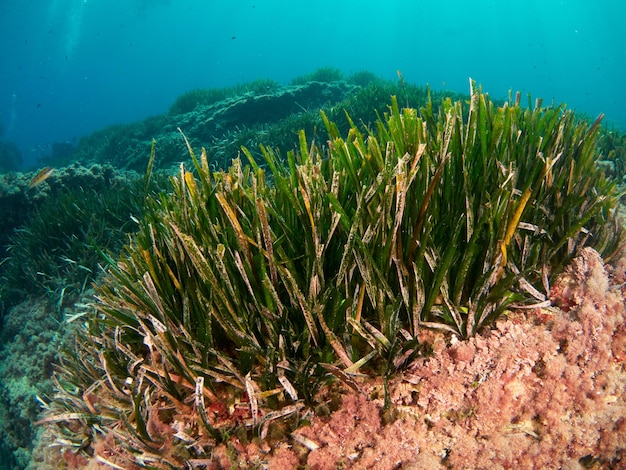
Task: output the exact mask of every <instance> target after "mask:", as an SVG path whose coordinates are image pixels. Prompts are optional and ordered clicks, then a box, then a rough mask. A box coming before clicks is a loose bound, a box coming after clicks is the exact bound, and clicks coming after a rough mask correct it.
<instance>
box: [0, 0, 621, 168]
mask: <svg viewBox="0 0 626 470" xmlns="http://www.w3.org/2000/svg"><path fill="white" fill-rule="evenodd" d="M624 18H626V1H625V0H516V1H514V0H483V1H481V0H475V1H467V0H429V1H426V0H316V1H301V0H290V1H287V0H222V1H217V0H28V1H24V0H1V1H0V123H1V124H2V127H3V129H4V131H3V135H2V136H0V137H1V138H2V139H5V140H11V141H13V142H15V143H16V144H18V146H19V148H20V149H21V151H22V152H23V154H24V159H25V160H26V163H32V162H34V161H35V160H36V158H37V157H39V156H40V155H41V152H42V151H45V148H46V146H49V145H50V144H51V143H52V142H59V141H70V142H72V141H75V140H76V139H78V138H80V137H81V136H83V135H86V134H89V133H91V132H92V131H94V130H97V129H100V128H102V127H105V126H107V125H110V124H115V123H125V122H132V121H136V120H139V119H143V118H145V117H147V116H150V115H154V114H160V113H163V112H166V111H167V109H168V108H169V106H170V105H171V104H172V103H173V101H174V100H175V99H176V97H177V96H179V95H180V94H182V93H184V92H186V91H188V90H190V89H193V88H210V87H223V86H228V85H233V84H237V83H243V82H247V81H251V80H254V79H257V78H271V79H274V80H276V81H278V82H281V83H288V82H289V81H290V80H291V79H292V78H294V77H296V76H299V75H304V74H307V73H310V72H312V71H313V70H315V69H317V68H319V67H325V66H331V67H335V68H338V69H340V70H342V71H343V72H345V73H346V74H349V73H351V72H357V71H360V70H364V69H365V70H369V71H371V72H374V73H375V74H377V75H380V76H381V77H384V78H389V79H395V78H396V71H397V70H401V71H402V73H403V75H404V78H405V81H407V82H410V83H415V84H426V83H428V84H430V85H431V86H432V88H434V89H441V88H446V89H449V90H453V91H457V92H468V91H469V84H468V79H469V77H472V78H474V79H475V80H476V81H477V82H478V83H480V84H482V86H483V90H484V91H487V92H489V94H490V95H491V96H492V97H493V98H506V97H507V96H508V91H509V90H514V91H516V90H521V91H522V92H523V93H525V94H526V93H528V92H530V93H531V94H532V96H533V97H543V98H544V103H546V104H547V103H550V102H551V101H552V100H555V101H556V102H559V103H560V102H565V103H567V104H568V106H569V107H570V108H574V109H576V110H578V111H583V112H585V113H588V114H590V115H592V116H594V117H595V116H596V115H597V114H599V113H600V112H603V113H605V114H606V119H605V123H606V124H607V125H609V126H612V127H615V128H617V129H620V130H622V131H623V130H626V93H625V92H624V88H625V87H626V25H625V24H624Z"/></svg>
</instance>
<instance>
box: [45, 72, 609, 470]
mask: <svg viewBox="0 0 626 470" xmlns="http://www.w3.org/2000/svg"><path fill="white" fill-rule="evenodd" d="M322 119H323V121H324V123H325V125H326V128H327V131H328V133H329V135H330V140H329V141H328V142H327V143H326V144H325V145H324V146H319V145H318V144H316V143H310V142H308V141H307V138H306V136H305V134H304V132H301V133H300V136H299V137H300V140H299V151H297V152H289V153H288V154H287V155H286V157H285V158H281V157H280V156H279V155H278V154H277V152H275V151H274V150H272V149H270V148H265V147H262V148H261V151H262V153H263V155H264V162H263V163H258V162H256V161H255V160H254V158H252V155H251V154H250V152H249V151H248V150H246V149H244V150H243V153H244V154H245V155H246V156H247V158H248V164H247V165H246V164H244V163H243V162H242V161H241V160H240V159H235V160H233V163H232V165H231V167H230V168H229V169H228V170H227V171H218V172H213V171H211V170H210V166H209V162H208V161H207V158H206V154H205V153H204V152H203V153H202V155H201V156H200V157H199V158H197V157H196V156H195V154H194V153H193V151H192V149H191V148H190V147H189V144H187V145H188V147H189V152H190V154H191V157H192V160H193V167H192V168H186V167H184V166H183V165H181V167H180V173H179V174H178V175H177V176H175V177H173V178H172V192H171V193H170V194H161V196H160V197H158V198H154V199H151V200H150V201H148V208H147V210H146V215H145V217H144V218H143V220H141V223H140V230H139V232H138V233H137V234H135V235H133V236H132V238H131V239H130V242H129V244H128V246H127V247H126V250H125V252H124V254H123V255H122V256H121V257H120V258H119V260H113V259H111V260H110V263H109V264H110V268H109V272H108V274H107V275H106V277H105V279H104V280H103V281H102V283H101V284H100V285H99V286H98V288H97V299H96V301H95V303H94V311H93V313H91V314H90V315H88V320H87V323H86V327H85V329H84V331H83V332H82V334H80V335H77V338H76V344H75V345H72V348H68V350H67V351H65V353H64V354H63V355H62V359H61V362H60V365H59V368H58V372H57V374H56V377H55V380H56V382H57V389H58V393H57V395H56V396H55V397H54V398H53V400H52V401H51V402H50V403H48V404H47V405H46V407H47V409H48V412H47V417H46V418H44V420H42V422H44V423H46V424H47V425H48V426H50V427H51V428H52V429H53V430H54V432H55V433H56V435H57V436H58V437H59V442H62V443H63V445H64V446H69V447H72V446H73V447H74V450H75V451H81V452H93V448H92V447H91V446H92V442H93V439H94V436H97V435H98V434H105V435H110V436H113V440H112V441H111V442H115V443H116V445H117V446H119V447H118V448H116V449H111V448H109V450H108V451H109V454H108V455H109V457H107V458H108V459H109V460H110V461H111V462H116V463H117V464H118V465H120V462H123V461H124V459H126V460H127V461H131V462H133V463H134V464H135V465H139V466H145V467H149V468H182V466H184V465H185V464H187V465H191V466H193V465H196V464H197V465H199V464H200V463H201V462H202V461H203V459H208V458H209V456H210V452H211V449H212V447H213V446H214V445H215V443H216V442H218V441H220V440H223V439H226V438H228V436H230V435H231V434H232V433H233V432H237V431H236V429H239V430H241V429H244V430H246V429H247V430H250V429H255V430H256V432H257V433H259V435H260V436H261V437H264V436H265V435H266V434H267V433H268V430H269V429H270V427H271V425H272V423H273V422H275V421H276V420H277V419H279V418H281V419H283V420H284V419H288V417H290V416H291V417H292V418H291V419H293V420H294V424H297V420H298V418H297V415H298V413H300V412H301V410H303V409H304V407H305V405H306V404H310V403H311V402H313V401H314V399H315V393H316V391H317V389H318V388H319V386H320V384H323V383H324V382H326V381H328V380H330V379H336V378H338V379H340V380H343V381H345V382H346V383H348V384H349V385H350V386H353V387H358V380H359V378H360V377H362V376H363V375H365V374H370V375H371V374H382V375H383V376H388V375H389V374H391V373H393V372H394V371H396V370H397V369H398V368H400V367H402V366H403V365H404V364H406V363H407V362H409V361H411V359H412V358H413V357H415V356H416V355H419V354H421V353H422V352H423V349H422V345H420V344H419V342H418V333H419V332H420V329H422V328H437V329H443V330H445V331H448V332H450V333H453V334H455V335H457V336H459V337H462V338H466V337H469V336H472V335H474V334H476V332H478V331H479V330H480V329H482V328H486V327H488V326H489V325H490V324H492V323H493V321H494V320H495V319H497V318H498V317H499V316H500V315H502V314H504V313H506V312H507V309H511V308H514V307H523V306H528V305H537V304H539V305H547V304H548V303H549V300H548V291H549V282H550V279H551V278H552V276H554V274H555V273H557V272H559V271H560V270H561V269H562V268H563V266H564V265H565V264H566V263H567V262H568V261H569V260H570V259H571V258H572V257H573V256H574V255H575V254H576V253H578V252H579V251H580V250H581V249H582V248H583V247H584V246H593V247H594V248H596V249H597V250H598V251H600V253H602V254H603V255H604V256H605V257H610V256H611V254H612V253H613V252H614V251H615V250H616V249H617V247H618V245H619V242H620V230H619V229H618V225H617V223H616V220H615V213H614V206H615V204H616V197H617V196H616V190H615V185H614V183H612V182H611V181H608V180H607V179H605V177H604V176H603V175H602V173H601V172H599V171H597V170H596V168H595V163H594V158H595V156H596V153H595V152H596V151H595V146H594V139H595V136H596V134H597V132H598V128H599V123H600V120H598V121H597V122H596V123H594V124H593V125H592V126H588V125H587V124H585V123H584V122H579V121H577V119H576V117H575V116H574V114H573V113H571V112H570V111H567V110H565V108H564V107H560V106H558V107H549V108H544V107H541V103H540V102H538V103H537V104H536V105H535V106H533V107H531V106H529V107H526V108H525V107H522V106H520V103H519V98H517V99H516V100H515V101H513V102H511V103H508V104H504V105H503V106H501V107H496V106H495V105H494V104H493V103H492V102H491V101H490V99H489V97H488V96H487V95H485V94H483V93H481V92H480V90H478V89H476V87H475V85H474V84H472V93H471V99H470V101H469V103H464V102H461V101H459V102H452V101H451V100H449V99H447V100H445V101H443V103H442V104H441V106H440V107H439V110H438V112H437V113H434V112H433V107H432V103H429V104H428V105H427V106H426V107H425V108H423V109H421V110H419V111H418V110H416V109H400V108H399V106H398V103H397V101H396V99H395V98H393V100H392V105H391V106H390V107H389V111H388V113H386V114H385V115H384V116H383V117H381V118H380V119H379V122H378V124H377V126H376V128H375V129H367V130H363V129H360V128H359V127H358V126H357V125H355V124H353V123H352V121H350V122H351V128H350V130H349V132H348V134H347V136H341V135H340V133H339V131H338V130H337V127H336V126H335V125H334V124H333V123H332V122H330V121H329V120H328V119H327V118H326V116H325V115H322ZM239 432H240V431H239ZM116 452H117V453H116ZM99 458H100V459H101V460H102V459H105V457H104V456H100V457H99Z"/></svg>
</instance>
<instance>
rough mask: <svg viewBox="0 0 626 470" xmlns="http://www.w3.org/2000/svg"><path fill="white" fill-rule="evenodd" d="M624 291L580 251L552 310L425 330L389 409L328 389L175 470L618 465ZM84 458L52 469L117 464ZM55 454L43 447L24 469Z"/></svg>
mask: <svg viewBox="0 0 626 470" xmlns="http://www.w3.org/2000/svg"><path fill="white" fill-rule="evenodd" d="M625 282H626V256H624V257H623V258H622V259H621V260H619V261H618V262H616V263H615V264H614V265H613V266H605V265H604V263H603V261H602V259H601V258H600V256H599V255H598V254H597V253H596V252H595V251H594V250H592V249H588V248H586V249H584V250H583V252H582V253H581V255H580V256H579V257H578V258H576V259H575V260H574V262H573V263H572V264H571V265H570V266H569V268H568V269H567V270H566V272H565V273H564V274H563V275H561V276H560V277H559V278H558V279H557V280H556V281H555V283H554V285H553V286H552V287H551V298H552V301H553V305H554V306H555V307H550V308H548V309H536V310H532V311H526V312H524V313H511V314H510V315H508V316H507V317H506V318H503V319H501V320H500V321H498V322H497V324H496V325H495V328H493V329H491V330H489V331H485V332H483V333H482V334H480V335H478V336H476V337H474V338H472V339H470V340H468V341H459V340H456V339H455V338H453V337H452V338H451V337H450V336H449V335H442V334H438V333H434V332H432V331H426V330H425V331H424V332H423V334H422V337H421V338H420V339H421V341H423V342H428V343H430V344H431V345H432V347H433V353H434V354H433V355H431V356H429V357H427V358H422V359H419V360H417V361H415V362H414V363H412V364H411V366H410V367H409V368H408V369H407V370H405V371H403V373H402V374H399V375H397V376H396V377H394V378H393V379H392V380H391V381H390V383H389V393H390V398H391V401H392V403H393V406H392V407H390V408H389V409H387V410H385V408H384V390H383V385H382V382H381V380H380V378H372V379H366V380H362V381H360V382H358V383H357V386H356V388H357V390H354V389H353V388H350V387H347V386H345V385H344V384H341V383H337V384H334V385H332V387H331V388H327V389H325V390H323V391H322V392H321V393H320V397H319V401H320V403H325V402H326V403H331V402H333V401H335V402H336V406H332V407H331V408H332V411H330V409H329V411H328V412H326V413H317V414H314V415H312V417H311V418H310V419H309V420H310V425H308V426H303V427H300V428H298V429H297V430H296V431H295V432H293V433H291V434H289V435H287V436H282V437H280V438H273V437H271V436H270V437H269V438H267V439H265V440H258V439H257V440H252V441H251V442H247V443H243V442H241V441H240V440H238V439H237V438H236V437H233V438H232V439H231V441H229V442H227V443H225V444H221V445H219V446H218V447H216V448H215V449H214V452H213V455H212V457H211V459H209V460H206V459H205V460H203V461H195V462H193V461H190V462H189V463H188V467H187V468H211V469H222V468H224V469H226V468H263V469H264V468H268V469H290V468H303V469H312V470H313V469H319V470H322V469H337V468H341V469H381V470H385V469H400V468H402V469H513V468H514V469H583V468H592V469H626V367H625V363H626V362H625V361H626V310H625V302H624V293H625V292H626V290H625V289H626V288H625V287H624V283H625ZM337 397H339V399H338V400H337ZM94 450H95V456H96V457H97V456H100V459H97V458H95V457H94V458H93V459H91V461H89V460H87V459H84V458H78V456H74V457H70V456H69V455H68V454H67V453H66V454H65V459H63V460H65V462H64V465H65V466H66V468H90V469H96V468H102V469H104V468H107V469H109V468H111V466H109V465H107V464H105V463H103V461H108V462H111V463H114V462H116V461H117V462H120V463H118V465H120V468H126V467H124V466H123V464H121V460H119V459H120V458H123V455H121V454H120V452H119V449H114V446H112V445H111V441H110V440H106V439H105V440H104V441H103V442H101V443H99V444H96V445H95V446H94ZM61 458H62V457H61V456H60V455H59V454H58V451H53V450H51V448H48V449H46V445H45V438H44V439H43V440H42V445H41V446H40V447H39V449H38V450H37V451H36V452H35V454H34V464H35V465H34V468H47V467H48V465H50V466H51V467H54V468H59V467H58V466H55V462H54V461H55V460H56V464H57V465H58V463H59V459H61ZM37 462H38V463H37ZM48 468H50V467H48Z"/></svg>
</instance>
